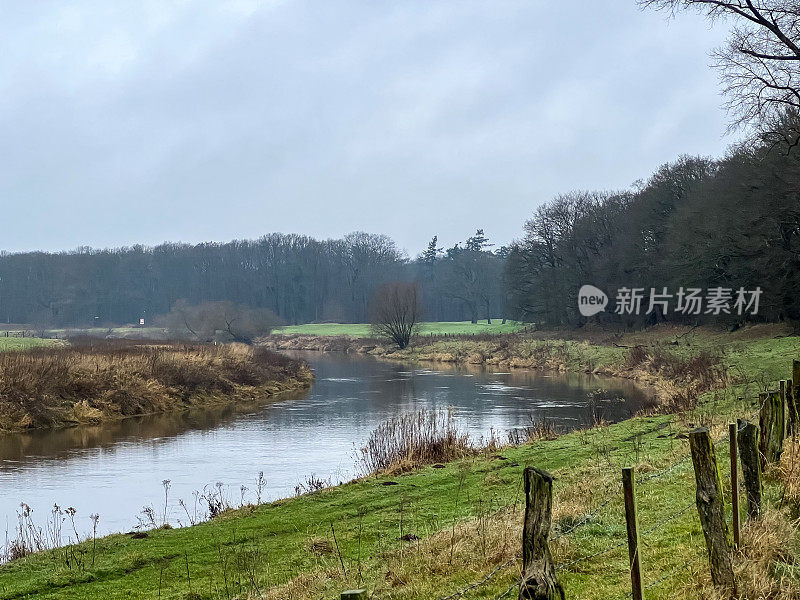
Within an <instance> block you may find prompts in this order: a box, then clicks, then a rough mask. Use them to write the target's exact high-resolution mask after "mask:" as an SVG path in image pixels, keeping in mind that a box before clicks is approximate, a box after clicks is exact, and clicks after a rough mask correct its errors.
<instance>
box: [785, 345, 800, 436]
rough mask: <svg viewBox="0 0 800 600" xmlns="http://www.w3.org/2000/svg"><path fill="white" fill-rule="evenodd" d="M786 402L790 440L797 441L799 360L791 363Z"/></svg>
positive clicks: (799, 426)
mask: <svg viewBox="0 0 800 600" xmlns="http://www.w3.org/2000/svg"><path fill="white" fill-rule="evenodd" d="M788 387H789V390H788V392H787V397H786V399H787V401H788V405H789V420H790V421H791V422H792V428H791V432H792V439H793V440H794V439H797V433H798V431H800V406H798V404H800V360H795V361H793V362H792V379H791V381H789V386H788Z"/></svg>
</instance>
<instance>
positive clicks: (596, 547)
mask: <svg viewBox="0 0 800 600" xmlns="http://www.w3.org/2000/svg"><path fill="white" fill-rule="evenodd" d="M684 339H685V338H684ZM720 342H723V343H725V342H727V343H726V346H725V347H726V348H727V352H726V356H725V361H726V362H725V364H726V365H729V376H730V377H732V378H733V379H734V381H733V382H732V383H731V385H730V386H729V387H728V388H726V389H725V390H720V391H715V392H710V393H707V394H705V395H704V396H703V397H702V398H701V402H700V403H699V405H698V407H697V408H696V409H694V410H692V411H689V412H686V413H683V414H682V415H680V416H678V415H675V416H647V417H636V418H633V419H631V420H628V421H625V422H623V423H619V424H616V425H609V426H601V427H596V428H593V429H590V430H586V431H579V432H576V433H572V434H568V435H563V436H561V437H559V438H558V439H555V440H552V441H538V442H534V443H531V444H526V445H522V446H518V447H509V448H504V449H502V450H500V451H496V450H495V451H491V452H487V453H485V454H483V455H480V456H477V457H475V458H471V459H466V460H461V461H458V462H454V463H450V464H447V465H445V466H444V467H443V468H438V469H437V468H432V467H425V468H422V469H419V470H417V471H414V472H411V473H409V474H405V475H395V476H380V477H369V478H365V479H363V480H360V481H357V482H354V483H350V484H346V485H343V486H339V487H337V488H333V489H330V490H325V491H322V492H318V493H315V494H311V495H306V496H302V497H299V498H295V499H289V500H284V501H279V502H275V503H272V504H267V505H262V506H258V507H245V508H243V509H241V510H239V511H232V512H229V513H226V514H224V515H222V516H221V517H218V518H217V519H214V520H213V521H211V522H208V523H203V524H200V525H197V526H195V527H189V528H183V529H174V530H164V529H161V530H156V531H151V532H149V533H148V536H147V537H146V538H144V539H134V538H133V537H132V536H131V535H114V536H110V537H107V538H103V539H100V540H98V541H97V546H96V548H93V545H92V543H91V542H90V541H87V542H86V543H84V544H82V545H81V546H80V547H79V548H77V549H76V548H73V549H71V550H69V551H65V550H63V549H62V550H59V551H55V552H46V553H41V554H37V555H31V556H29V557H26V558H23V559H20V560H17V561H13V562H12V563H10V564H8V565H5V566H3V567H1V568H0V598H28V597H31V598H32V597H36V598H47V599H57V598H74V599H90V598H91V599H109V600H111V599H122V598H126V599H127V598H132V599H144V598H175V599H178V598H180V599H189V598H191V599H194V600H196V599H197V598H202V599H208V600H211V599H217V598H256V597H258V598H262V597H263V598H266V599H270V600H279V599H280V600H284V599H296V600H311V599H312V598H326V599H328V598H330V599H334V598H338V595H339V593H340V592H341V591H342V590H345V589H349V588H353V587H359V586H363V587H366V588H368V589H369V590H370V592H372V593H373V594H374V595H373V596H372V597H375V598H383V599H392V600H395V599H396V600H400V599H409V600H411V599H416V598H431V599H436V598H440V597H442V596H445V595H448V594H452V593H454V592H455V591H457V590H459V589H461V588H463V587H466V586H468V585H470V584H472V583H475V582H477V581H481V580H482V579H483V578H484V577H485V576H486V575H487V574H489V573H491V572H493V570H494V569H495V568H496V567H497V566H498V565H502V564H504V563H506V562H508V563H509V564H506V566H504V567H502V568H500V569H499V570H498V571H497V572H496V574H494V575H493V576H492V577H491V578H489V579H488V580H487V581H486V582H485V583H483V584H481V585H480V586H479V587H478V588H477V589H475V590H473V591H472V592H470V593H469V594H468V595H466V596H465V598H468V599H470V600H474V599H478V598H482V599H494V598H496V597H498V596H499V595H500V594H501V593H502V592H504V591H506V590H507V589H508V588H509V587H510V586H512V585H513V583H514V581H515V580H516V577H517V575H518V566H519V563H518V562H516V563H515V562H514V557H515V556H516V555H517V553H518V552H519V551H520V548H519V545H520V544H519V539H520V535H521V529H520V528H521V507H522V502H523V500H522V499H521V496H520V494H521V487H520V484H521V477H522V470H523V468H524V467H525V466H527V465H534V466H537V467H539V468H543V469H546V470H549V471H550V472H552V473H553V474H554V475H555V476H556V481H555V484H554V492H555V499H554V518H553V523H554V535H553V537H554V538H555V539H554V541H553V543H552V550H553V553H554V560H555V561H556V563H559V564H563V565H567V566H564V567H563V568H562V569H561V570H560V571H559V578H560V580H561V582H562V583H563V585H564V587H565V589H566V591H567V597H569V598H581V599H588V600H595V599H596V600H600V599H601V598H624V597H626V594H627V593H628V592H629V591H630V578H629V568H628V555H627V547H626V544H625V517H624V512H623V498H622V494H621V492H620V490H619V474H620V469H621V468H622V467H624V466H635V467H636V470H637V473H638V478H639V479H640V481H641V483H640V484H639V485H638V488H637V495H638V499H639V511H640V512H639V526H640V531H641V537H642V564H643V568H644V579H645V584H652V587H650V588H649V589H648V590H647V598H648V599H662V598H664V599H665V598H687V597H694V598H696V597H701V596H703V594H701V593H700V591H699V590H698V589H697V588H694V587H692V585H693V584H691V583H689V582H691V581H696V580H697V577H698V576H697V575H696V574H706V575H700V579H701V580H702V579H703V577H705V579H707V572H708V567H707V558H706V551H705V547H704V545H703V534H702V530H701V528H700V525H699V521H698V517H697V511H696V510H695V508H694V501H695V484H694V473H693V471H692V466H691V461H690V460H686V458H687V457H688V442H687V440H686V439H685V432H686V431H687V430H688V429H689V428H691V427H693V426H694V425H696V424H697V423H702V424H706V425H709V426H711V428H712V433H713V435H714V436H715V438H716V439H717V440H718V445H717V452H718V455H719V460H720V464H721V471H722V474H723V481H724V485H725V486H727V487H726V489H727V490H728V491H726V497H727V498H729V483H728V482H729V475H728V469H727V468H726V467H725V464H726V463H725V460H726V456H725V451H726V448H727V441H726V440H725V439H724V436H725V432H726V424H727V423H728V422H729V421H731V420H735V418H736V417H743V418H752V416H753V414H754V410H755V407H756V406H757V399H756V394H757V392H758V391H759V390H761V389H763V387H764V386H768V387H774V386H775V384H776V380H777V379H779V378H786V377H787V376H789V375H790V371H791V364H792V359H793V358H799V357H800V338H798V337H794V336H783V337H760V338H754V339H747V338H746V337H741V338H733V337H730V338H729V337H726V336H724V335H719V336H716V337H715V336H709V337H704V336H701V335H698V336H695V337H694V338H693V340H692V342H691V344H690V345H689V344H685V346H682V347H681V348H680V350H679V351H680V352H681V353H682V354H686V353H696V352H699V351H703V350H708V349H710V348H717V347H719V344H720ZM664 345H665V347H672V346H671V345H670V344H669V343H668V342H666V341H664ZM569 348H570V352H574V353H578V352H581V351H582V350H581V349H582V348H583V349H585V350H586V352H588V353H589V356H590V358H587V359H585V360H584V359H579V358H576V363H575V364H578V365H582V364H586V360H591V361H595V360H598V359H602V361H611V362H614V363H618V364H622V362H623V361H624V360H625V358H626V355H625V351H623V350H622V349H621V348H619V347H616V346H613V347H612V346H604V347H596V346H592V345H589V344H576V345H570V347H569ZM739 397H743V398H745V400H744V401H739V400H738V398H739ZM301 475H302V474H298V476H301ZM268 476H269V475H268V474H267V477H268ZM778 494H779V490H778V486H777V484H776V483H775V481H774V480H768V483H767V486H766V498H767V502H768V503H769V504H770V505H772V506H775V505H776V504H777V502H778ZM743 504H744V502H743ZM727 508H728V518H729V519H730V507H729V505H728V507H727ZM741 508H742V511H744V506H742V507H741ZM101 520H102V515H101ZM578 523H580V524H581V525H580V527H578V528H576V529H575V531H574V532H573V531H571V530H572V528H573V527H574V526H575V525H576V524H578ZM563 532H569V533H566V534H564V535H563V537H560V536H561V534H562V533H563ZM407 534H413V537H411V538H410V540H411V541H403V540H402V539H401V538H402V537H403V536H407ZM334 535H335V539H334ZM743 536H744V537H743V539H744V541H745V543H746V544H747V543H748V540H750V539H755V538H756V537H758V531H757V530H756V531H753V532H751V530H750V529H745V532H744V534H743ZM417 538H419V539H417ZM559 538H560V539H559ZM794 550H796V548H792V549H790V550H789V555H791V552H792V551H794ZM75 552H77V554H75ZM775 552H776V553H777V552H778V550H777V549H776V550H775ZM781 552H783V551H781ZM93 555H94V558H92V556H93ZM75 556H79V557H82V558H81V559H80V561H76V560H75ZM576 561H577V562H576ZM92 563H93V564H92ZM781 565H785V563H783V562H780V564H778V563H775V564H774V565H773V567H771V568H784V567H782V566H781ZM786 568H788V566H787V567H786ZM187 572H188V576H187ZM692 574H695V575H692ZM662 577H663V579H662ZM514 595H515V594H512V596H509V597H514ZM703 597H705V596H703ZM769 597H777V596H769Z"/></svg>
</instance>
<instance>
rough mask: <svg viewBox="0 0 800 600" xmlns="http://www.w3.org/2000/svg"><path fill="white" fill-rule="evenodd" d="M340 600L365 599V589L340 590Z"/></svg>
mask: <svg viewBox="0 0 800 600" xmlns="http://www.w3.org/2000/svg"><path fill="white" fill-rule="evenodd" d="M342 600H367V590H364V589H361V590H347V591H346V592H342Z"/></svg>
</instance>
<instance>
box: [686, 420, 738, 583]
mask: <svg viewBox="0 0 800 600" xmlns="http://www.w3.org/2000/svg"><path fill="white" fill-rule="evenodd" d="M689 446H690V447H691V449H692V463H693V464H694V476H695V480H696V482H697V496H696V498H697V512H698V514H699V515H700V523H701V525H702V526H703V535H704V536H705V538H706V548H708V561H709V565H710V566H711V579H712V581H713V582H714V585H717V586H720V587H726V588H729V589H730V590H731V591H734V592H735V589H736V583H735V582H734V579H733V565H732V563H731V547H730V544H729V543H728V525H727V523H726V522H725V500H724V498H723V495H722V480H721V478H720V475H719V466H718V465H717V456H716V454H715V452H714V443H713V441H712V440H711V436H710V435H709V433H708V429H707V428H706V427H698V428H697V429H694V430H692V432H691V433H689Z"/></svg>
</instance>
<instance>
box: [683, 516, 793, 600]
mask: <svg viewBox="0 0 800 600" xmlns="http://www.w3.org/2000/svg"><path fill="white" fill-rule="evenodd" d="M796 535H797V526H796V523H795V522H792V521H790V520H789V519H788V518H787V516H786V514H785V512H784V511H781V510H776V509H772V510H767V511H765V513H764V515H763V516H762V517H761V518H760V519H758V520H755V521H749V522H747V523H745V524H744V526H743V527H742V547H741V548H740V549H739V550H738V551H737V552H735V553H734V556H733V559H734V560H733V567H734V574H735V578H736V585H737V590H736V591H737V595H736V596H735V597H736V598H737V600H798V598H800V578H798V566H797V565H796V557H795V556H794V554H793V550H792V549H793V548H794V547H795V541H794V540H795V536H796ZM685 596H686V597H687V598H700V599H702V600H728V599H729V598H730V597H731V595H730V594H729V593H727V592H726V591H725V590H724V589H719V588H714V586H713V585H712V583H711V576H710V574H709V573H708V570H707V569H704V570H702V571H700V572H698V573H696V574H695V577H694V578H693V581H692V582H690V584H689V586H688V587H687V589H686V590H685Z"/></svg>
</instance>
